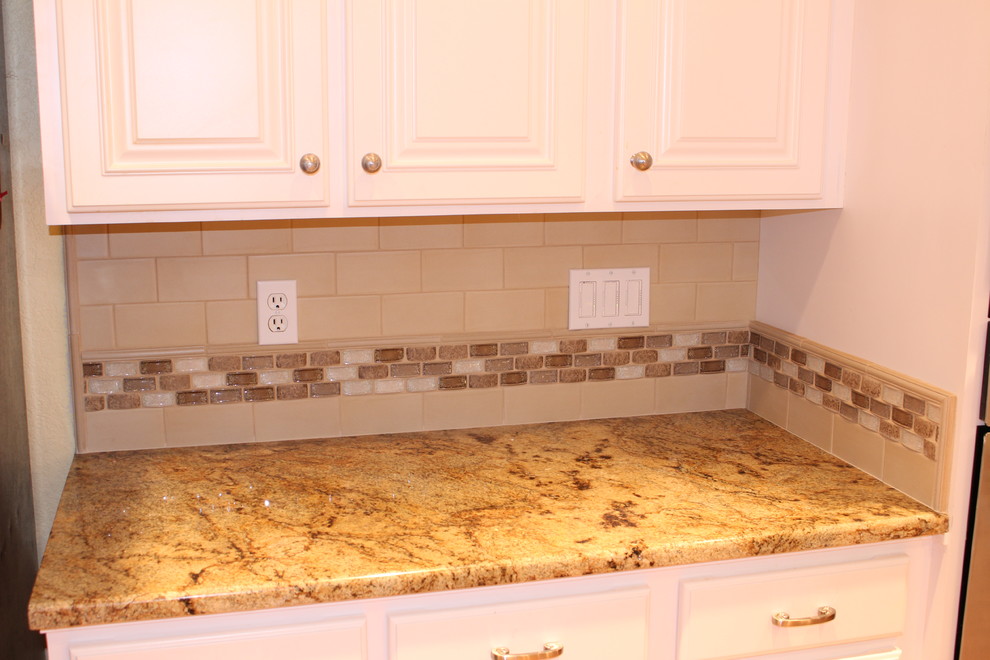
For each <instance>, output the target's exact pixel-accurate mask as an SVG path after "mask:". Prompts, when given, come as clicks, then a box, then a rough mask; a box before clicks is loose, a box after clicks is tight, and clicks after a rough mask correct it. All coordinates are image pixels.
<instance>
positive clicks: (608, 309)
mask: <svg viewBox="0 0 990 660" xmlns="http://www.w3.org/2000/svg"><path fill="white" fill-rule="evenodd" d="M649 324H650V269H649V268H578V269H574V270H572V271H570V292H569V304H568V323H567V327H568V328H569V329H570V330H590V329H592V328H641V327H645V326H648V325H649Z"/></svg>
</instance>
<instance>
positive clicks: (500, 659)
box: [492, 642, 564, 660]
mask: <svg viewBox="0 0 990 660" xmlns="http://www.w3.org/2000/svg"><path fill="white" fill-rule="evenodd" d="M563 652H564V645H563V644H558V643H557V642H547V643H546V644H544V645H543V650H542V651H535V652H533V653H509V649H507V648H505V647H504V646H499V647H498V648H495V649H492V660H543V659H544V658H559V657H560V655H561V654H562V653H563Z"/></svg>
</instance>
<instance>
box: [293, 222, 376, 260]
mask: <svg viewBox="0 0 990 660" xmlns="http://www.w3.org/2000/svg"><path fill="white" fill-rule="evenodd" d="M377 249H378V218H334V219H332V220H293V221H292V251H293V252H297V253H298V252H367V251H369V250H377Z"/></svg>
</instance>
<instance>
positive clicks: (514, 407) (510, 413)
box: [503, 383, 581, 424]
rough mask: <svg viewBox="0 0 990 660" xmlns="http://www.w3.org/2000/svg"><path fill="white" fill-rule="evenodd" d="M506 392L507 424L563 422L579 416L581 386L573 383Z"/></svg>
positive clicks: (513, 389)
mask: <svg viewBox="0 0 990 660" xmlns="http://www.w3.org/2000/svg"><path fill="white" fill-rule="evenodd" d="M503 396H504V402H505V403H504V405H505V423H506V424H532V423H536V422H561V421H566V420H572V419H579V418H580V414H581V388H580V387H574V385H573V384H570V383H565V384H558V385H543V386H541V387H526V388H509V389H506V390H505V392H504V394H503Z"/></svg>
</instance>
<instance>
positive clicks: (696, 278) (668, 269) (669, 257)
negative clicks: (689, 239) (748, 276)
mask: <svg viewBox="0 0 990 660" xmlns="http://www.w3.org/2000/svg"><path fill="white" fill-rule="evenodd" d="M731 279H732V244H731V243H685V244H664V245H661V246H660V277H659V281H660V282H727V281H729V280H731Z"/></svg>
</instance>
